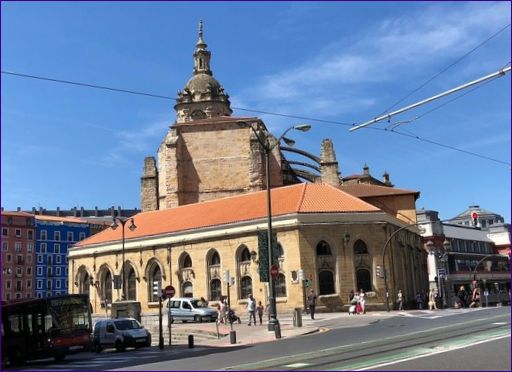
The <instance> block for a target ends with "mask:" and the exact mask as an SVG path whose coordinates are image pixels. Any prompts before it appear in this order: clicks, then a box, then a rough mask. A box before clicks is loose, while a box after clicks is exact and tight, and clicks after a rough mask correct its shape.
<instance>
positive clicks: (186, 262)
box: [178, 252, 193, 269]
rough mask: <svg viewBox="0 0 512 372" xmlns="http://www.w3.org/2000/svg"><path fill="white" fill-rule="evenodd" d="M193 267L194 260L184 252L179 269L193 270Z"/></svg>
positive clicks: (179, 261) (179, 262)
mask: <svg viewBox="0 0 512 372" xmlns="http://www.w3.org/2000/svg"><path fill="white" fill-rule="evenodd" d="M192 266H193V263H192V258H191V257H190V254H188V253H187V252H183V253H182V254H181V255H180V258H179V259H178V267H179V268H180V269H186V268H191V267H192Z"/></svg>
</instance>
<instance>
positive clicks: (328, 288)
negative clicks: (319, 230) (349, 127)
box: [315, 240, 336, 295]
mask: <svg viewBox="0 0 512 372" xmlns="http://www.w3.org/2000/svg"><path fill="white" fill-rule="evenodd" d="M315 252H316V267H317V278H318V281H317V282H318V293H319V294H320V295H326V294H332V293H335V284H334V278H335V274H334V273H335V268H336V263H335V255H334V254H333V250H332V248H331V245H330V244H329V243H327V241H325V240H320V241H319V242H318V243H317V245H316V249H315Z"/></svg>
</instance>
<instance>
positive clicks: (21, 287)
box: [16, 280, 23, 292]
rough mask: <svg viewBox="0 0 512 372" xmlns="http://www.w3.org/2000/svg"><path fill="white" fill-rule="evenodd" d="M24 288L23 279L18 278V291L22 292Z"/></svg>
mask: <svg viewBox="0 0 512 372" xmlns="http://www.w3.org/2000/svg"><path fill="white" fill-rule="evenodd" d="M22 290H23V282H22V281H21V280H16V291H18V292H21V291H22Z"/></svg>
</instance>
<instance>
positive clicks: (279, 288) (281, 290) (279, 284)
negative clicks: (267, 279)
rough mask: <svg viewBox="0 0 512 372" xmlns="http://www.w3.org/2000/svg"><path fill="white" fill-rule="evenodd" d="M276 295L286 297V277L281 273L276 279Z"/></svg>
mask: <svg viewBox="0 0 512 372" xmlns="http://www.w3.org/2000/svg"><path fill="white" fill-rule="evenodd" d="M275 285H276V297H286V277H285V276H284V274H279V275H278V276H277V277H276V279H275Z"/></svg>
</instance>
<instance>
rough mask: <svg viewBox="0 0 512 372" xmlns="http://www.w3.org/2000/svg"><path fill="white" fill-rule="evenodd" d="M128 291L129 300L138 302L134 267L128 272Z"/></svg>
mask: <svg viewBox="0 0 512 372" xmlns="http://www.w3.org/2000/svg"><path fill="white" fill-rule="evenodd" d="M127 278H128V291H126V292H127V295H128V298H127V300H136V299H137V291H136V290H137V278H136V276H135V270H134V269H133V267H131V266H130V267H129V270H128V276H127Z"/></svg>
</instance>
